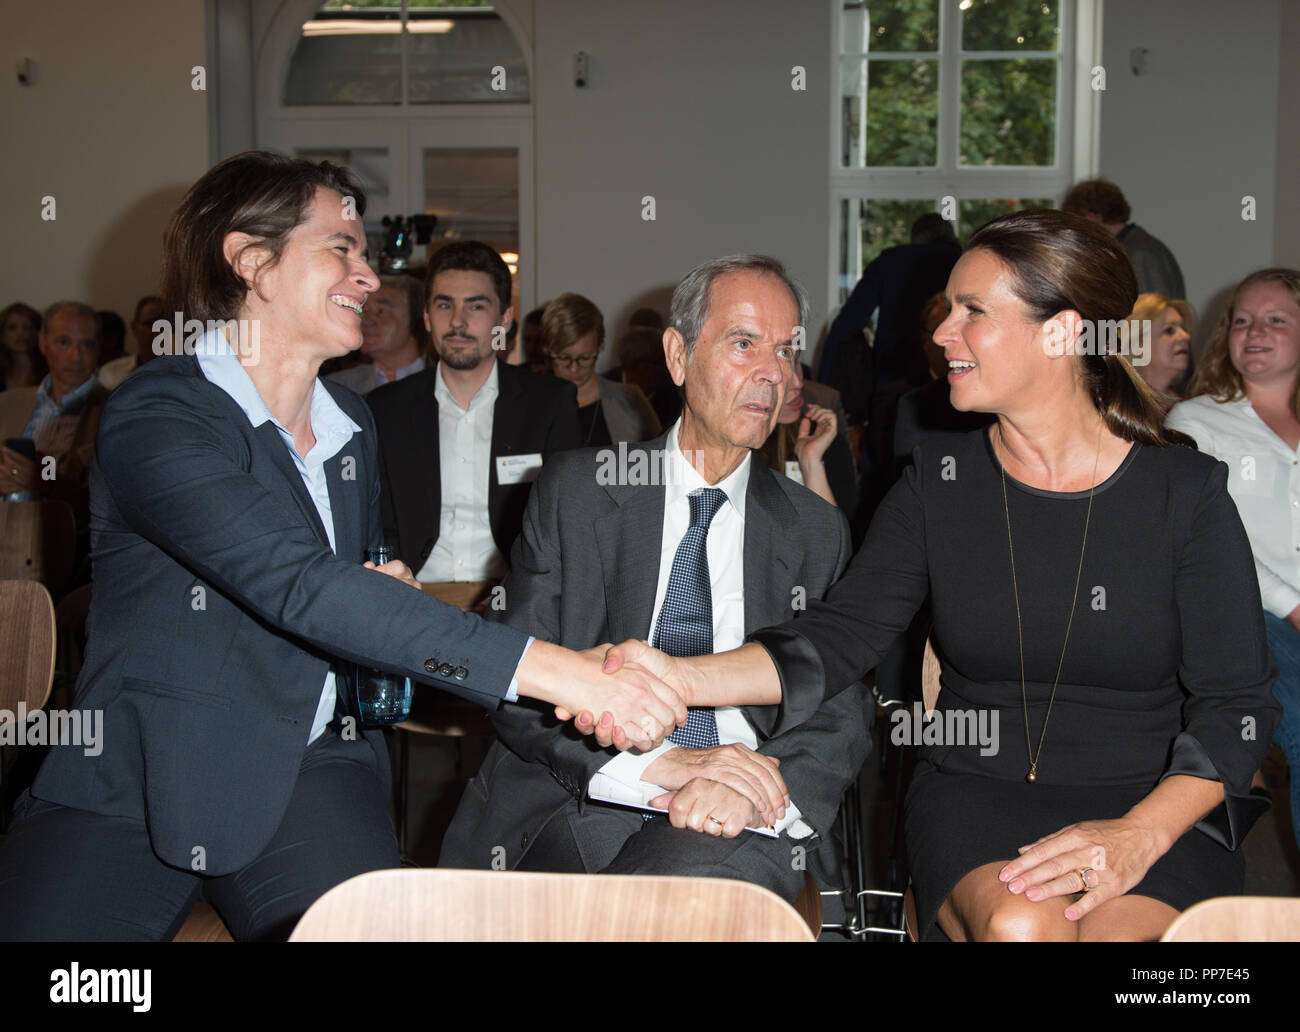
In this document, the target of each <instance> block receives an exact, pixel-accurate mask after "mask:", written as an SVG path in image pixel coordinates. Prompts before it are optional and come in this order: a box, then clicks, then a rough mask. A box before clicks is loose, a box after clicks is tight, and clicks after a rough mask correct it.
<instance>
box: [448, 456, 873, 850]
mask: <svg viewBox="0 0 1300 1032" xmlns="http://www.w3.org/2000/svg"><path fill="white" fill-rule="evenodd" d="M665 443H666V435H665V436H661V437H659V438H657V439H655V440H653V441H648V442H646V443H645V444H641V445H631V446H629V448H628V455H629V457H632V456H635V455H636V454H638V453H651V454H653V453H656V452H657V453H659V454H662V453H663V448H664V445H665ZM602 453H606V454H607V450H606V449H582V450H577V451H572V452H567V453H564V454H562V455H558V456H556V458H555V459H554V460H552V462H551V463H550V464H548V465H547V466H546V468H544V469H543V471H542V475H541V477H540V478H539V479H538V481H537V482H536V484H534V490H533V494H532V497H531V498H530V499H529V504H528V510H527V513H526V516H525V519H524V528H523V533H522V534H521V535H520V539H519V541H518V542H517V543H516V545H515V550H514V555H513V557H512V560H511V572H510V576H509V578H508V579H507V581H506V583H505V588H506V594H505V600H506V610H505V612H504V614H503V616H504V619H505V621H506V622H507V623H509V624H511V625H512V626H514V627H516V628H518V629H520V630H526V631H528V632H529V633H531V634H534V635H536V636H538V637H541V638H545V639H547V640H549V641H555V642H559V643H560V644H563V645H565V646H568V647H570V648H589V647H591V646H593V645H597V644H600V643H602V642H606V641H609V642H619V641H623V640H625V639H627V638H644V637H645V636H646V634H647V633H648V632H649V628H650V620H651V617H652V615H653V613H652V611H653V608H654V599H655V590H656V587H657V584H658V576H659V557H660V546H661V541H662V536H663V518H664V503H663V497H664V492H663V488H662V486H636V485H632V484H621V485H620V484H602V483H601V480H602V479H607V478H605V477H603V476H602V475H601V471H602V469H603V468H605V467H604V465H603V463H602V458H601V456H602ZM630 465H631V463H629V466H630ZM744 549H745V555H744V582H745V631H746V633H748V632H750V631H753V630H755V629H757V628H760V627H764V626H768V625H771V624H773V623H777V622H784V621H786V620H787V619H789V617H790V615H791V611H792V608H793V609H795V610H796V611H797V609H798V606H799V604H800V601H801V599H802V597H803V596H804V594H805V593H806V594H807V595H808V596H812V597H821V595H822V594H823V593H824V592H825V591H826V589H827V588H828V587H830V585H831V584H832V583H833V582H834V580H835V579H836V578H837V577H838V576H839V575H840V573H841V571H842V570H843V569H844V566H845V564H846V563H847V562H848V559H849V555H850V551H851V545H850V542H849V535H848V527H847V524H846V523H845V521H844V518H843V516H841V515H840V513H839V512H838V510H836V509H835V508H834V507H832V506H830V505H828V504H826V503H825V502H824V501H822V500H821V499H820V498H818V497H817V496H816V495H814V494H813V493H812V492H811V491H808V490H807V489H805V488H803V487H801V486H800V485H798V484H795V483H794V482H793V481H790V480H788V479H786V478H785V477H781V476H778V475H776V474H774V473H773V472H772V471H771V470H769V469H767V468H766V467H765V466H763V465H761V464H760V463H757V462H754V463H751V466H750V474H749V489H748V494H747V497H746V509H745V545H744ZM808 694H809V693H808V692H807V691H806V690H805V689H804V688H803V687H802V686H800V685H797V684H795V685H787V686H786V691H785V695H786V698H784V699H783V700H782V703H781V704H780V705H777V706H750V707H746V708H745V714H746V716H747V717H748V718H749V720H750V722H751V723H752V724H753V725H754V727H755V728H756V729H757V732H758V738H759V752H762V753H766V754H768V755H772V756H776V757H779V758H780V759H781V771H782V775H783V777H784V778H785V780H786V784H787V786H788V787H789V789H790V792H791V796H792V798H793V799H794V800H795V802H796V803H797V805H798V806H799V809H800V810H801V811H802V812H803V814H804V815H805V819H806V820H807V821H808V823H810V824H812V826H813V827H814V828H816V829H818V830H819V831H821V832H822V833H823V834H824V833H825V832H826V831H828V830H829V829H830V827H831V826H832V825H833V823H834V820H835V815H836V812H837V810H838V807H839V804H840V800H841V798H842V796H843V794H844V790H845V788H846V787H847V786H848V784H849V783H850V781H852V780H853V779H854V778H855V777H856V776H857V773H858V771H859V769H860V768H861V766H862V763H863V761H864V760H865V759H866V754H867V751H868V749H869V727H870V715H871V711H870V710H869V708H868V702H867V696H866V693H865V690H864V689H863V688H862V686H861V685H854V686H852V687H850V688H848V689H846V690H845V691H843V692H841V693H839V694H837V695H835V696H833V697H832V698H830V699H827V700H825V701H822V699H821V693H820V691H816V692H813V693H812V696H811V698H807V697H805V696H807V695H808ZM808 713H811V714H812V715H811V716H810V717H807V719H804V715H806V714H808ZM493 722H494V724H495V725H496V728H497V732H498V735H499V736H500V740H499V741H498V742H496V743H495V744H494V745H493V746H492V749H491V751H490V753H489V755H488V757H487V759H486V760H485V761H484V764H483V770H484V772H486V774H487V775H490V776H484V775H481V776H480V777H479V778H476V779H475V780H474V781H472V782H471V784H470V785H469V787H468V788H467V789H466V792H465V795H464V797H463V799H462V800H461V803H460V807H459V809H458V810H457V813H456V816H455V818H454V819H453V821H452V824H451V827H450V828H449V830H448V832H447V836H446V838H445V839H444V841H443V851H442V856H441V858H440V860H439V863H440V864H441V865H442V866H449V867H471V868H472V867H487V866H490V865H491V864H492V862H493V861H494V860H496V859H498V858H499V855H500V849H499V848H498V847H504V849H505V863H506V866H508V867H510V868H514V867H517V866H518V865H519V864H520V862H521V861H523V860H524V859H525V857H526V855H527V854H528V852H529V849H530V846H531V845H532V844H533V843H535V842H536V841H537V839H538V837H539V833H540V832H541V831H542V829H543V828H544V827H545V826H546V825H547V824H548V823H549V822H550V821H552V820H567V821H568V822H569V823H570V825H571V827H572V829H573V835H574V839H575V841H576V843H577V845H578V848H579V850H580V851H581V852H582V854H583V861H584V864H585V865H586V866H587V869H588V870H599V869H600V868H601V867H603V866H604V864H605V863H607V862H608V860H610V859H612V856H610V855H609V849H608V848H604V847H599V846H597V845H595V844H593V843H592V842H591V836H592V835H593V834H594V832H591V831H590V827H591V826H594V825H595V824H596V823H597V822H598V820H599V817H600V816H601V814H602V812H604V813H606V814H607V812H608V808H607V807H604V806H602V805H600V804H588V801H587V798H586V792H587V785H588V782H589V781H590V780H591V777H592V775H593V774H595V773H596V772H597V771H598V770H599V769H600V768H601V767H602V766H603V765H604V764H605V763H606V762H607V761H608V760H609V758H610V757H611V756H612V755H614V753H613V751H612V750H604V749H601V748H599V747H598V746H597V745H596V744H595V742H594V740H593V739H592V738H589V737H584V736H582V735H579V734H578V733H577V732H574V731H573V730H572V728H571V727H570V726H561V725H559V724H558V723H557V721H556V720H555V719H554V716H553V714H551V712H550V711H549V710H548V709H547V708H545V707H540V706H539V707H533V706H532V705H530V704H528V703H527V702H523V703H519V704H506V705H505V706H503V707H502V709H501V710H499V711H498V712H497V713H496V714H495V715H494V717H493ZM593 811H595V812H593ZM635 826H636V825H635V823H634V824H633V825H632V828H633V829H635Z"/></svg>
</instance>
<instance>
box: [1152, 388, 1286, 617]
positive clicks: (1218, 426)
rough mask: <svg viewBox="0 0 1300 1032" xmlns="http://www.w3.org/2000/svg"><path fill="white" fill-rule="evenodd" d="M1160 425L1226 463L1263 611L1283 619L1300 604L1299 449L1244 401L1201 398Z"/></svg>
mask: <svg viewBox="0 0 1300 1032" xmlns="http://www.w3.org/2000/svg"><path fill="white" fill-rule="evenodd" d="M1165 423H1166V425H1167V426H1169V427H1172V428H1173V429H1175V430H1181V431H1182V432H1183V433H1185V434H1187V435H1188V436H1189V437H1191V438H1192V439H1193V440H1195V441H1196V444H1197V446H1198V447H1199V448H1200V449H1201V451H1203V452H1206V453H1208V454H1210V455H1213V456H1214V457H1215V458H1218V459H1222V460H1223V461H1224V462H1226V463H1227V464H1228V493H1229V494H1231V495H1232V498H1233V500H1234V501H1235V502H1236V503H1237V512H1238V513H1240V515H1241V522H1242V523H1243V524H1244V525H1245V527H1246V536H1247V537H1248V538H1250V547H1251V550H1252V551H1253V552H1254V553H1255V572H1256V574H1258V575H1259V593H1260V596H1261V597H1262V599H1263V602H1264V608H1265V609H1266V610H1267V611H1268V612H1270V613H1272V614H1273V615H1274V616H1277V617H1281V618H1283V619H1285V618H1286V616H1287V614H1288V613H1290V612H1291V611H1292V610H1293V609H1295V607H1296V606H1298V605H1300V449H1296V450H1293V449H1291V448H1288V447H1287V444H1286V442H1285V441H1283V440H1282V439H1281V438H1280V437H1278V435H1277V434H1275V433H1274V432H1273V431H1272V430H1271V429H1270V428H1269V426H1268V424H1266V423H1265V422H1264V421H1263V420H1262V419H1260V418H1259V414H1258V413H1257V412H1256V411H1255V409H1254V407H1253V406H1252V405H1251V404H1250V402H1249V401H1248V400H1247V399H1246V398H1244V397H1243V398H1240V399H1238V400H1237V401H1223V402H1220V401H1214V400H1213V399H1212V398H1209V397H1207V396H1206V395H1201V396H1200V397H1198V398H1192V399H1191V400H1190V401H1184V402H1180V403H1179V404H1177V405H1175V406H1174V407H1173V408H1172V409H1170V410H1169V415H1168V417H1167V418H1166V420H1165Z"/></svg>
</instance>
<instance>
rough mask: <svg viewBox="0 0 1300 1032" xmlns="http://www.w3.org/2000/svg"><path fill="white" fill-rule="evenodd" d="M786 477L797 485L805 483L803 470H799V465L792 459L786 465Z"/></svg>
mask: <svg viewBox="0 0 1300 1032" xmlns="http://www.w3.org/2000/svg"><path fill="white" fill-rule="evenodd" d="M785 475H786V476H787V477H789V478H790V479H791V480H793V481H794V482H795V483H796V484H802V483H803V470H801V469H800V468H799V463H797V462H794V461H792V460H790V459H787V460H786V463H785Z"/></svg>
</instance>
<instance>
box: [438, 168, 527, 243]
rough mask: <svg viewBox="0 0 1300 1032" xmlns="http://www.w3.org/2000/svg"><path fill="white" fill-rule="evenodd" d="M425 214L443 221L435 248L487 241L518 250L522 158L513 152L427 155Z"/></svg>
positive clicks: (440, 221)
mask: <svg viewBox="0 0 1300 1032" xmlns="http://www.w3.org/2000/svg"><path fill="white" fill-rule="evenodd" d="M424 211H425V213H426V214H429V215H437V216H438V226H437V229H436V231H435V233H434V239H435V242H436V241H439V240H442V241H451V240H482V241H483V242H484V243H485V244H488V245H489V246H491V247H495V248H496V249H497V250H498V251H514V252H518V250H519V152H518V151H517V150H516V149H515V148H513V147H476V148H456V149H449V148H446V149H444V148H439V149H437V150H434V149H426V150H425V152H424Z"/></svg>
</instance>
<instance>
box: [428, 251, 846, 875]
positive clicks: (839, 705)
mask: <svg viewBox="0 0 1300 1032" xmlns="http://www.w3.org/2000/svg"><path fill="white" fill-rule="evenodd" d="M554 303H555V302H552V304H554ZM806 305H807V301H806V299H805V297H804V294H803V292H802V290H801V289H799V288H798V287H796V286H795V285H794V284H792V283H791V282H790V281H789V279H788V278H787V277H786V274H785V272H784V270H783V268H782V267H781V265H780V264H779V263H777V262H775V261H774V260H772V259H770V258H760V257H752V256H737V257H732V258H723V259H719V260H716V261H711V262H707V263H706V264H704V265H702V266H700V267H699V268H697V269H695V270H694V271H692V272H691V273H690V274H689V275H688V276H687V277H686V278H685V279H684V280H683V281H682V283H681V285H680V286H679V287H678V288H677V292H676V294H675V295H674V297H673V314H672V324H673V326H672V328H671V329H669V330H668V331H667V334H666V348H667V352H668V354H667V362H668V365H669V368H670V369H671V370H672V374H673V379H674V380H675V381H676V382H677V383H679V384H682V385H683V386H684V387H685V392H686V408H685V411H684V412H683V414H682V418H681V420H680V422H678V423H676V424H675V425H674V426H673V428H672V429H671V430H670V431H669V432H668V434H667V435H666V436H665V437H660V438H658V439H657V440H655V441H651V442H649V443H647V444H644V445H633V446H631V447H630V448H628V449H627V453H626V454H627V456H628V466H627V469H625V470H624V471H623V473H624V475H622V476H618V477H614V478H608V477H606V476H605V475H604V474H602V472H601V471H602V469H605V468H606V467H607V466H608V464H609V457H610V456H611V455H612V454H613V451H612V450H611V449H608V448H605V449H585V450H580V451H574V452H569V453H567V454H565V455H561V456H558V457H557V459H556V461H555V462H553V463H549V464H548V465H547V467H546V468H545V469H544V470H543V471H542V475H541V477H540V479H539V480H538V482H537V484H536V488H535V490H534V492H533V496H532V498H531V499H530V500H529V503H528V518H527V519H526V520H525V522H524V528H525V529H524V533H523V535H522V537H521V538H520V540H519V542H518V543H517V544H516V546H515V561H514V563H513V566H512V569H511V574H510V578H509V580H508V581H507V583H506V585H505V587H506V592H505V596H506V599H507V608H506V610H505V612H504V614H503V617H502V618H503V619H504V620H505V621H506V622H507V623H509V624H510V625H511V626H512V627H515V628H517V629H519V630H521V631H524V632H526V633H529V634H534V635H537V636H538V637H539V638H543V639H545V640H548V641H558V642H563V643H564V644H566V645H568V646H570V647H573V648H587V647H590V646H596V645H599V644H600V643H602V642H606V641H610V640H615V641H616V640H619V639H621V638H623V637H625V636H627V635H635V636H637V637H642V636H645V637H648V638H651V639H653V640H654V641H655V642H656V643H657V644H659V645H660V646H661V647H663V648H665V649H668V650H670V651H673V650H684V651H686V652H698V651H701V650H703V651H709V650H711V649H727V648H730V647H733V646H735V645H737V644H739V643H740V642H741V641H742V640H743V637H744V635H745V633H746V632H748V631H750V630H752V629H754V628H756V627H758V626H760V625H761V624H763V623H764V622H765V621H768V620H772V619H782V618H783V617H784V616H785V615H786V614H787V613H788V611H789V606H790V599H791V597H792V596H793V595H796V594H799V593H800V592H806V593H807V594H808V595H809V596H811V597H813V598H815V597H817V596H819V595H820V594H821V593H822V592H823V591H825V590H826V588H827V587H828V586H829V585H830V584H831V582H832V581H834V580H835V578H836V577H837V576H838V575H839V573H840V571H842V570H843V568H844V564H845V562H846V561H847V559H848V556H849V552H850V545H849V538H848V529H847V527H846V525H845V521H844V519H843V518H842V517H841V516H839V515H838V514H836V512H835V511H834V509H832V508H831V507H830V506H828V505H827V504H825V503H824V502H822V501H821V500H820V499H818V498H816V497H815V496H814V495H813V494H812V493H810V492H809V491H806V490H805V489H803V488H802V487H799V486H798V485H796V484H794V483H793V482H792V481H790V480H788V479H786V478H784V477H780V476H774V475H773V474H772V473H771V472H770V471H769V470H768V469H767V468H766V467H764V465H763V464H762V463H761V462H755V461H751V459H750V455H751V449H752V448H754V447H756V446H758V445H760V444H761V443H762V442H763V440H764V439H765V438H766V437H767V436H768V434H769V432H770V431H771V429H772V428H773V426H774V425H775V420H776V417H777V415H778V413H779V410H780V407H781V403H782V400H783V394H784V392H785V389H786V386H787V384H788V382H789V379H790V377H791V375H792V372H793V369H794V366H795V362H796V357H797V354H798V353H797V351H796V350H795V347H794V346H793V344H792V341H791V334H792V328H793V327H794V326H795V325H802V324H803V319H804V311H805V309H806ZM549 314H550V308H548V318H549ZM737 327H743V328H744V333H743V337H742V335H741V333H740V331H739V330H738V329H737ZM742 340H743V342H744V345H745V346H744V347H740V346H738V345H739V344H740V343H741V342H742ZM828 436H829V437H832V438H833V437H834V431H833V429H832V430H831V431H830V433H829V435H828ZM622 454H623V453H622V450H621V449H620V450H619V455H620V456H621V455H622ZM637 463H640V464H642V465H649V466H652V467H653V468H655V469H656V470H657V471H658V473H659V475H658V476H652V477H651V478H649V479H645V480H638V479H636V478H635V477H632V476H630V475H628V474H629V471H630V470H631V469H632V468H633V465H634V464H637ZM742 573H743V576H742ZM794 690H795V691H799V692H800V693H801V689H799V688H795V689H794ZM800 709H801V716H800V718H798V719H789V715H790V714H789V711H786V710H781V709H779V708H776V707H763V706H756V707H747V708H745V709H743V710H741V709H718V710H712V709H703V710H698V711H697V710H693V711H692V715H691V719H690V721H689V722H688V724H687V726H686V728H684V729H683V733H679V734H678V735H676V736H672V737H670V739H669V741H668V742H666V743H664V745H663V746H661V747H660V748H659V749H656V750H654V751H651V752H647V753H643V754H640V755H632V754H627V755H625V756H623V757H618V756H617V755H616V754H615V753H613V752H611V751H610V750H608V749H600V748H595V747H593V744H592V742H591V740H590V739H583V738H582V737H580V736H578V735H576V734H574V733H572V732H571V731H567V730H566V729H565V728H563V727H557V726H556V723H555V720H554V718H553V716H552V715H551V713H550V712H549V711H545V710H542V709H540V708H535V707H532V706H530V705H525V704H520V705H515V706H507V707H504V708H503V709H502V710H501V711H499V712H498V713H497V714H496V716H495V718H494V720H495V722H496V725H497V730H498V733H499V736H500V741H498V742H497V743H495V744H494V745H493V746H492V749H491V751H490V752H489V754H488V756H487V759H486V761H485V762H484V764H483V766H482V768H481V769H480V771H479V774H478V776H477V778H475V780H474V782H473V783H472V784H471V785H470V787H469V788H468V789H467V790H466V792H465V794H464V797H463V798H462V800H461V804H460V808H459V809H458V811H457V813H456V817H455V819H454V820H453V821H452V825H451V828H450V829H449V830H448V832H447V836H446V838H445V839H444V840H443V850H442V856H441V857H440V860H439V863H440V864H441V865H443V866H449V867H469V868H489V867H492V866H495V865H497V864H498V863H499V862H501V861H502V860H504V863H505V865H506V867H507V868H510V869H516V870H543V871H569V872H590V873H595V872H599V871H604V872H609V873H619V874H634V873H637V874H663V875H702V876H707V877H725V878H737V879H743V880H747V881H752V882H756V883H758V884H760V885H764V886H766V887H767V888H769V889H771V890H772V891H774V892H777V893H778V894H780V895H781V896H783V897H784V898H785V899H787V900H793V899H794V897H795V896H796V895H797V893H798V892H799V890H800V889H801V888H802V886H803V882H804V871H803V869H802V868H803V866H804V865H803V864H800V863H795V864H792V863H791V856H792V855H801V856H804V857H805V858H806V860H807V861H808V862H809V866H810V869H813V868H815V867H816V866H817V861H818V858H819V857H823V854H825V853H827V852H828V851H829V848H828V846H827V842H828V840H829V834H828V833H829V832H830V829H831V826H832V825H833V824H834V822H835V819H836V812H837V810H838V807H839V804H840V800H841V798H842V796H843V793H844V790H845V788H846V787H847V786H848V785H849V784H850V783H851V782H852V781H853V780H854V779H855V778H856V777H857V774H858V770H859V768H860V767H861V765H862V763H863V761H864V759H865V757H866V755H867V751H868V748H869V737H868V730H869V726H870V711H869V709H868V706H867V699H866V694H865V691H864V689H863V687H862V686H861V685H860V684H854V685H852V686H850V687H849V688H847V689H846V690H845V691H844V692H842V693H840V694H839V695H836V696H835V698H833V699H831V700H830V701H828V702H827V701H823V699H822V693H821V691H820V690H818V691H816V692H813V693H810V694H809V695H807V696H806V697H805V698H804V706H803V707H800ZM805 717H806V718H807V719H804V718H805ZM776 761H779V764H778V763H777V762H776ZM609 803H619V804H623V805H608V804H609ZM651 810H660V811H667V819H664V818H663V817H654V818H652V819H645V812H648V811H651ZM772 824H774V825H775V826H776V830H777V831H778V832H779V833H780V834H779V837H764V836H762V835H759V834H753V833H750V832H744V829H745V828H751V829H753V828H761V827H762V826H763V825H772ZM502 844H504V848H505V854H504V857H502V855H501V849H502ZM800 847H803V848H802V849H800ZM821 866H823V867H825V868H826V869H828V870H835V871H837V865H836V863H835V862H834V859H833V857H832V858H829V860H826V859H825V858H823V863H822V865H821Z"/></svg>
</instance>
